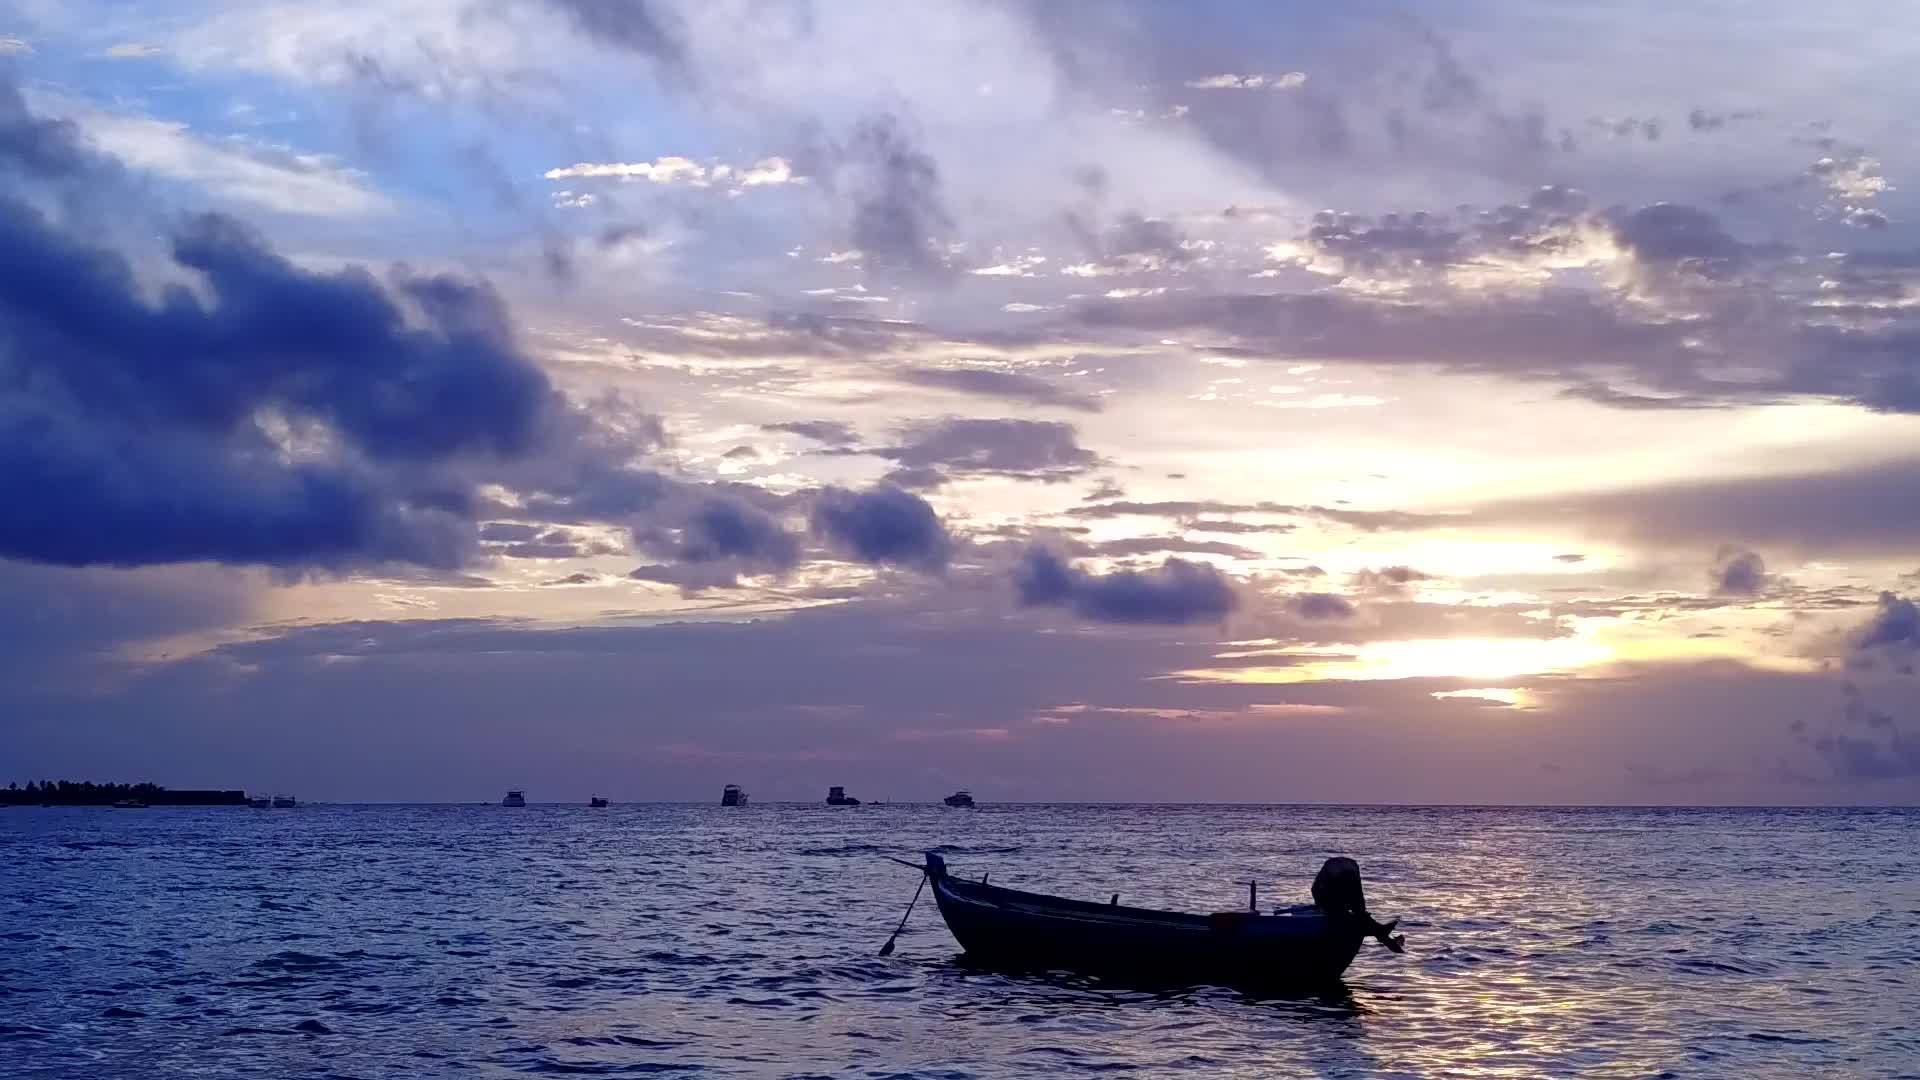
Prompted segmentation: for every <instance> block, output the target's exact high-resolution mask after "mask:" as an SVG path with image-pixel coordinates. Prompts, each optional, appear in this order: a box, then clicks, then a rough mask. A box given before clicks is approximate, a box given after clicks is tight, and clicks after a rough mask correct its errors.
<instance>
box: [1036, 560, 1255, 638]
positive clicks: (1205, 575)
mask: <svg viewBox="0 0 1920 1080" xmlns="http://www.w3.org/2000/svg"><path fill="white" fill-rule="evenodd" d="M1014 588H1015V591H1016V594H1017V596H1018V598H1019V601H1020V604H1021V606H1023V607H1064V608H1069V609H1071V610H1072V611H1073V612H1074V613H1075V614H1077V615H1079V616H1081V617H1082V618H1086V619H1091V620H1093V621H1095V622H1109V623H1152V624H1164V625H1179V624H1184V623H1197V622H1218V621H1220V620H1222V619H1224V618H1226V617H1227V615H1229V614H1231V613H1232V612H1233V610H1234V609H1235V608H1236V607H1238V606H1239V596H1238V594H1237V593H1236V592H1235V591H1234V589H1233V585H1232V583H1231V582H1230V581H1229V580H1228V579H1227V577H1226V575H1224V574H1222V573H1220V572H1219V571H1218V570H1215V569H1214V568H1213V567H1211V566H1208V565H1206V564H1205V563H1195V562H1188V561H1186V560H1184V559H1176V558H1172V557H1169V558H1168V559H1167V560H1166V562H1164V563H1162V564H1161V565H1160V568H1159V569H1157V570H1149V571H1145V572H1140V571H1133V570H1116V571H1114V572H1113V573H1110V574H1090V573H1087V572H1086V571H1084V570H1079V569H1076V568H1074V567H1072V566H1070V565H1068V564H1067V563H1066V561H1065V560H1063V559H1061V558H1060V557H1059V556H1058V555H1055V554H1054V553H1052V552H1050V551H1048V550H1047V549H1045V548H1040V547H1036V548H1033V549H1031V550H1029V551H1028V552H1027V554H1026V557H1025V558H1024V559H1022V561H1021V564H1020V567H1019V569H1018V571H1017V572H1016V574H1015V577H1014Z"/></svg>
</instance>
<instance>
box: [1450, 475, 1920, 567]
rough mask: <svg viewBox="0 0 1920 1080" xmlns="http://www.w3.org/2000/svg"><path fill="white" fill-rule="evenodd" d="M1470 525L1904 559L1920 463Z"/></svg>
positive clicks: (1652, 490) (1918, 523) (1500, 512)
mask: <svg viewBox="0 0 1920 1080" xmlns="http://www.w3.org/2000/svg"><path fill="white" fill-rule="evenodd" d="M1471 522H1472V523H1474V524H1476V525H1481V524H1492V525H1527V526H1541V525H1547V524H1565V525H1571V526H1573V527H1574V528H1575V529H1577V530H1578V531H1580V532H1582V533H1586V534H1590V535H1595V536H1600V537H1607V538H1627V539H1633V540H1638V541H1640V542H1642V543H1660V544H1672V545H1675V546H1683V545H1703V544H1704V545H1713V544H1718V543H1720V542H1721V541H1722V540H1723V539H1724V538H1725V537H1728V536H1736V537H1739V538H1741V540H1742V541H1743V542H1745V543H1748V544H1752V545H1755V546H1760V547H1765V548H1767V549H1769V550H1772V549H1784V550H1790V551H1793V552H1798V553H1820V554H1824V555H1828V556H1838V555H1848V554H1855V555H1858V554H1874V553H1895V552H1899V553H1906V552H1911V551H1913V550H1914V548H1915V546H1916V545H1920V461H1914V460H1909V459H1893V460H1889V461H1883V462H1877V463H1874V464H1870V465H1865V466H1857V467H1848V468H1843V469H1835V470H1831V471H1826V472H1811V473H1789V474H1784V475H1771V476H1764V475H1763V476H1743V477H1734V478H1730V479H1718V478H1709V479H1701V480H1688V481H1683V482H1678V483H1672V484H1660V485H1652V486H1647V487H1639V488H1628V489H1614V490H1610V491H1581V490H1570V491H1565V492H1562V493H1560V494H1557V495H1555V496H1552V497H1550V498H1540V499H1525V500H1516V501H1510V502H1501V503H1492V504H1489V505H1486V506H1482V507H1480V508H1479V509H1478V510H1476V511H1475V512H1474V513H1473V514H1472V515H1471Z"/></svg>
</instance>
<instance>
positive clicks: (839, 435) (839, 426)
mask: <svg viewBox="0 0 1920 1080" xmlns="http://www.w3.org/2000/svg"><path fill="white" fill-rule="evenodd" d="M760 430H762V431H781V432H785V433H787V434H789V435H798V436H800V437H801V438H805V439H812V440H813V441H815V442H819V443H825V444H827V445H828V446H852V445H853V444H854V443H857V442H859V441H860V437H859V436H858V435H856V434H854V431H853V428H851V427H848V426H847V425H846V424H843V423H841V422H840V421H838V420H791V421H788V422H786V423H782V424H762V425H760Z"/></svg>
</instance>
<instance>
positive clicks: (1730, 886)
mask: <svg viewBox="0 0 1920 1080" xmlns="http://www.w3.org/2000/svg"><path fill="white" fill-rule="evenodd" d="M716 803H717V799H716ZM929 849H936V850H938V851H940V852H941V853H942V854H943V855H944V856H945V858H946V861H947V863H948V866H949V867H950V868H951V869H952V871H953V872H954V873H956V874H962V875H968V876H974V875H979V874H991V880H992V881H993V882H994V883H996V884H1006V885H1010V886H1015V887H1019V888H1026V889H1033V890H1039V891H1045V892H1052V893H1058V894H1063V895H1067V896H1075V897H1082V898H1086V899H1093V900H1106V899H1108V898H1109V897H1110V895H1111V894H1112V893H1115V892H1118V893H1120V894H1121V897H1122V902H1123V903H1129V904H1136V905H1142V906H1151V907H1168V908H1178V909H1186V910H1192V911H1216V910H1236V909H1240V908H1243V907H1244V905H1245V903H1246V898H1247V882H1249V881H1258V882H1259V883H1260V897H1261V903H1262V905H1263V906H1266V905H1268V904H1275V905H1278V904H1293V903H1298V902H1304V901H1306V900H1307V899H1308V893H1307V889H1308V884H1309V882H1310V881H1311V879H1312V877H1313V874H1314V871H1315V870H1316V869H1317V868H1318V866H1319V865H1320V863H1321V861H1322V860H1323V859H1325V858H1326V857H1327V856H1329V855H1333V854H1344V855H1350V856H1352V857H1354V858H1356V859H1358V860H1359V862H1360V865H1361V868H1362V872H1363V874H1364V875H1365V880H1366V888H1367V898H1368V901H1369V904H1370V906H1371V907H1372V908H1373V910H1374V911H1375V913H1376V914H1378V915H1380V916H1382V917H1397V918H1399V919H1400V927H1401V930H1402V931H1403V932H1404V933H1405V934H1406V935H1407V949H1406V952H1405V953H1404V954H1401V955H1395V954H1393V953H1390V952H1388V951H1387V950H1386V949H1384V948H1382V947H1380V946H1379V945H1377V944H1372V943H1369V944H1368V945H1367V946H1366V947H1365V948H1363V949H1362V951H1361V953H1360V956H1359V958H1358V959H1357V960H1356V961H1355V962H1354V964H1353V966H1352V968H1350V969H1349V971H1348V973H1347V976H1346V978H1345V980H1344V982H1343V984H1342V985H1340V986H1337V987H1333V988H1329V989H1328V990H1326V991H1324V992H1319V993H1314V994H1308V995H1300V996H1263V995H1255V994H1248V993H1244V992H1239V991H1235V990H1231V989H1225V988H1218V987H1204V986H1202V987H1142V986H1134V985H1128V984H1126V983H1123V982H1111V981H1102V980H1098V979H1090V978H1083V977H1077V976H1072V975H1067V974H1053V975H1049V974H1037V975H1036V974H1008V973H1004V972H997V971H991V970H981V969H979V968H977V967H973V966H969V965H968V964H966V963H965V962H963V960H962V959H961V956H960V950H959V947H958V945H957V944H956V943H955V942H954V940H953V938H952V937H951V936H950V935H949V934H948V932H947V929H946V927H945V926H944V924H943V923H942V922H941V920H940V916H939V914H938V912H937V911H936V910H935V908H934V906H933V904H932V903H931V902H930V897H928V896H925V895H922V896H921V897H920V901H919V903H918V905H917V906H915V907H914V908H913V911H912V914H911V915H910V916H908V917H907V919H906V928H905V930H904V932H903V933H902V934H901V935H900V938H899V942H898V946H897V951H896V952H895V953H894V954H893V955H892V956H889V957H884V958H883V957H881V956H879V955H878V952H879V950H880V947H881V945H882V944H883V943H884V942H885V941H886V940H887V937H888V935H889V934H890V933H891V932H892V931H893V928H894V926H895V925H896V924H897V923H898V922H899V920H900V918H901V916H902V914H903V913H904V912H906V910H907V908H908V905H909V898H911V897H912V896H913V895H914V891H915V886H916V883H917V877H916V874H915V873H914V871H913V870H911V869H909V868H905V867H902V866H900V865H898V864H896V863H894V862H891V861H889V860H888V858H887V856H892V857H896V858H903V859H908V860H913V861H918V859H919V858H920V854H921V853H922V852H924V851H926V850H929ZM0 1076H3V1077H8V1078H16V1080H17V1078H26V1077H61V1078H69V1077H71V1078H90V1080H92V1078H118V1077H140V1078H165V1077H195V1078H224V1077H235V1078H240V1077H245V1078H248V1080H258V1078H279V1077H314V1078H320V1077H327V1078H347V1077H363V1078H374V1077H441V1076H446V1077H519V1076H609V1077H633V1076H650V1077H676V1076H713V1077H791V1078H800V1077H864V1078H876V1080H878V1078H900V1080H905V1078H913V1077H926V1078H943V1080H961V1078H968V1077H1043V1076H1068V1077H1079V1076H1103V1077H1111V1076H1138V1077H1162V1076H1207V1077H1792V1078H1795V1080H1807V1078H1815V1077H1855V1076H1859V1077H1920V811H1916V810H1899V809H1862V810H1828V809H1611V808H1609V809H1532V808H1514V807H1497V808H1495V807H1489V808H1459V807H1444V808H1441V807H1434V808H1425V807H1365V806H1215V805H1208V806H1164V805H1153V806H1087V805H1072V806H1041V805H1017V806H994V805H982V806H980V807H979V808H977V809H973V810H957V809H949V808H947V807H945V806H941V805H938V804H934V805H909V804H889V805H879V806H876V805H867V806H861V807H828V806H824V805H793V804H788V805H780V804H765V805H762V804H754V805H751V806H748V807H745V808H741V809H730V808H723V807H720V806H718V805H700V806H693V805H673V804H631V805H614V806H612V807H609V808H607V809H604V810H593V809H589V808H587V807H586V806H583V805H566V806H560V805H538V804H536V805H533V806H530V807H527V808H526V809H507V808H503V807H500V806H496V805H464V806H396V805H380V806H346V805H338V806H328V805H307V806H301V807H298V808H295V809H289V810H250V809H246V808H225V807H222V808H154V809H148V810H115V809H109V808H99V809H94V808H71V809H61V808H55V809H43V808H20V807H15V808H8V809H0Z"/></svg>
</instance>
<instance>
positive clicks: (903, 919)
mask: <svg viewBox="0 0 1920 1080" xmlns="http://www.w3.org/2000/svg"><path fill="white" fill-rule="evenodd" d="M926 887H927V873H926V868H925V867H922V868H921V872H920V884H918V885H915V886H914V887H913V899H912V900H909V901H907V914H906V915H902V916H900V925H899V926H896V927H894V928H893V933H892V934H890V935H888V937H887V943H886V944H885V945H882V946H880V955H881V956H892V955H893V940H894V938H897V937H899V936H900V931H902V930H905V929H906V928H907V918H908V916H911V915H912V914H913V905H915V904H917V903H919V902H920V890H921V889H924V888H926Z"/></svg>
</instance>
